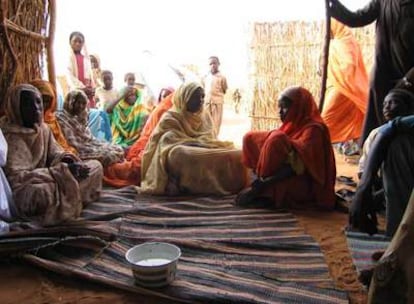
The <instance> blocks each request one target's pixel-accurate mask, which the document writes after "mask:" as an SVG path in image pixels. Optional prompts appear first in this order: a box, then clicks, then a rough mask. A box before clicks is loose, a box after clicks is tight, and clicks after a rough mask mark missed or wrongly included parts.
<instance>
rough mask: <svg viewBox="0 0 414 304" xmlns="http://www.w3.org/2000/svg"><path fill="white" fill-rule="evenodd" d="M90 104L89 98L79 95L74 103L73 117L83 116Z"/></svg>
mask: <svg viewBox="0 0 414 304" xmlns="http://www.w3.org/2000/svg"><path fill="white" fill-rule="evenodd" d="M87 104H88V100H87V98H86V97H85V96H84V95H83V94H78V95H76V97H75V102H74V103H73V113H72V114H73V115H81V114H82V113H83V112H85V110H86V106H87Z"/></svg>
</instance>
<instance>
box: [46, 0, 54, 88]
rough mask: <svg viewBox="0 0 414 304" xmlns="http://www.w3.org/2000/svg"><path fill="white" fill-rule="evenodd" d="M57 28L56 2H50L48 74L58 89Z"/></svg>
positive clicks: (47, 49) (50, 0) (47, 50)
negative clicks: (56, 66) (55, 50)
mask: <svg viewBox="0 0 414 304" xmlns="http://www.w3.org/2000/svg"><path fill="white" fill-rule="evenodd" d="M55 28H56V1H55V0H49V37H48V39H47V42H46V52H47V72H48V75H49V82H50V83H51V84H53V86H54V87H55V88H56V70H55V57H54V49H53V43H54V41H55Z"/></svg>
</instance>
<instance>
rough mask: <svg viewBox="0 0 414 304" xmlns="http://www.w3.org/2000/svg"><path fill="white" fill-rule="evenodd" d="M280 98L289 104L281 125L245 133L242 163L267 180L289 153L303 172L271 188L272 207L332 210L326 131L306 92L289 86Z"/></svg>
mask: <svg viewBox="0 0 414 304" xmlns="http://www.w3.org/2000/svg"><path fill="white" fill-rule="evenodd" d="M281 96H285V97H287V98H289V99H290V100H291V101H292V103H291V105H290V107H289V110H288V113H287V116H286V118H285V120H284V121H283V124H282V126H281V127H280V128H279V129H275V130H272V131H251V132H248V133H247V134H246V135H245V136H244V138H243V162H244V164H245V165H246V166H247V167H249V168H252V169H253V170H255V171H256V173H257V175H258V176H259V177H268V176H272V175H274V174H275V173H276V172H277V170H278V169H279V168H280V167H281V165H283V164H286V163H287V162H288V157H289V154H291V153H292V151H293V152H294V153H296V154H297V156H298V157H299V159H300V160H301V161H302V162H303V164H304V167H305V172H304V173H303V174H301V175H296V176H294V177H291V178H288V179H286V180H284V181H281V182H278V183H277V184H276V185H275V186H274V188H273V189H272V196H273V199H274V201H275V204H276V206H281V205H283V204H286V203H302V202H304V201H307V202H316V203H317V205H318V206H321V207H325V208H333V207H334V203H335V192H334V186H335V176H336V168H335V158H334V154H333V150H332V146H331V143H330V137H329V132H328V129H327V127H326V125H325V124H324V123H323V120H322V118H321V117H320V115H319V112H318V110H317V108H316V104H315V101H314V99H313V97H312V95H311V93H310V92H309V91H307V90H306V89H304V88H301V87H292V88H288V89H287V90H285V91H284V92H282V95H281ZM298 189H300V191H298Z"/></svg>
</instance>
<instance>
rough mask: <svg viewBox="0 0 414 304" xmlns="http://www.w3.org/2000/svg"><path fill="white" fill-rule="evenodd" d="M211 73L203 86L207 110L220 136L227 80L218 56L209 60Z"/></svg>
mask: <svg viewBox="0 0 414 304" xmlns="http://www.w3.org/2000/svg"><path fill="white" fill-rule="evenodd" d="M209 65H210V73H208V75H207V76H206V77H205V78H204V80H203V86H204V89H205V92H206V97H205V108H206V109H207V111H208V112H209V113H210V115H211V118H212V121H213V128H214V131H215V132H214V133H215V135H216V136H218V134H219V132H220V126H221V121H222V119H223V103H224V94H226V91H227V79H226V77H225V76H224V75H223V74H221V72H220V71H219V66H220V60H219V58H218V57H217V56H211V57H210V58H209Z"/></svg>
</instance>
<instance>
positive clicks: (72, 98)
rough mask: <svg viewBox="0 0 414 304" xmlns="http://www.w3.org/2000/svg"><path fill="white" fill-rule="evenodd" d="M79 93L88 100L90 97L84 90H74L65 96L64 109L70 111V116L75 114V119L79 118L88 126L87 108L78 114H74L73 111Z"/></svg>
mask: <svg viewBox="0 0 414 304" xmlns="http://www.w3.org/2000/svg"><path fill="white" fill-rule="evenodd" d="M79 95H82V96H83V97H84V98H85V99H86V100H88V97H87V96H86V94H85V93H84V92H83V91H82V90H72V91H70V92H69V93H68V94H67V95H66V97H65V101H64V102H63V110H64V111H66V112H68V113H69V114H70V116H74V117H75V119H76V120H78V121H79V122H80V123H81V124H82V125H83V126H86V125H87V123H88V111H87V109H85V111H84V112H83V113H80V114H78V115H74V113H73V110H74V109H73V107H74V105H75V102H76V98H77V97H78V96H79Z"/></svg>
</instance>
